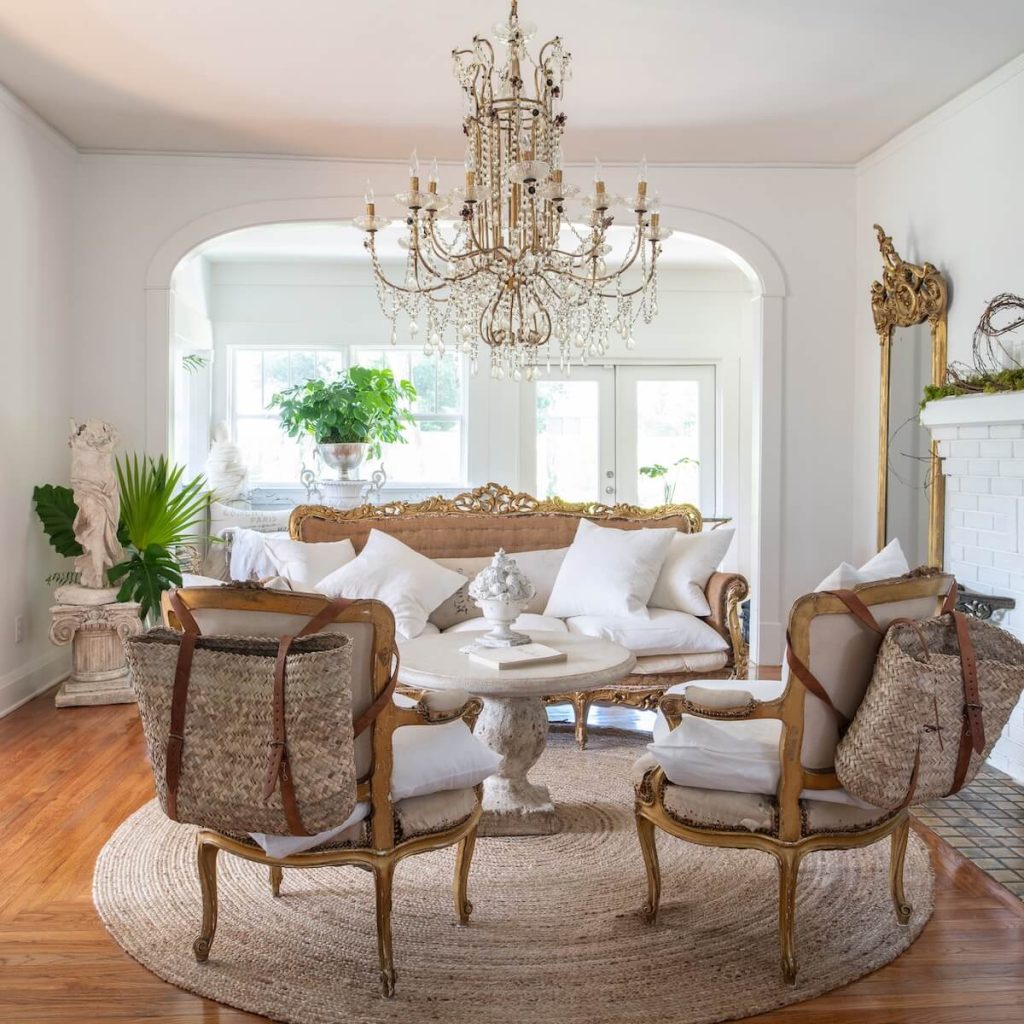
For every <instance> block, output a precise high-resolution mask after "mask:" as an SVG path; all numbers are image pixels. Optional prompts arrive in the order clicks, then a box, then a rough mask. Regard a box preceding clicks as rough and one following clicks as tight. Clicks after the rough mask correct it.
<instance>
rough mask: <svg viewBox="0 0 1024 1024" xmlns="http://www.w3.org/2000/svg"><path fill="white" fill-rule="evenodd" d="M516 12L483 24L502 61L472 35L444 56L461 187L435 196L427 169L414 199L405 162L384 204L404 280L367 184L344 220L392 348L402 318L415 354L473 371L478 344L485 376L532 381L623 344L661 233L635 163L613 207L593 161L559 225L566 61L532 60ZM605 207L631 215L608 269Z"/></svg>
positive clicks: (651, 309)
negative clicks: (361, 236)
mask: <svg viewBox="0 0 1024 1024" xmlns="http://www.w3.org/2000/svg"><path fill="white" fill-rule="evenodd" d="M517 8H518V4H517V2H516V0H512V5H511V11H510V13H509V17H508V21H507V22H503V23H500V24H499V25H496V26H495V35H496V36H497V38H498V40H499V42H500V43H501V44H503V45H504V47H505V49H506V50H507V56H506V60H505V63H504V65H502V66H499V64H498V62H497V61H496V58H495V49H494V46H493V45H492V43H491V42H490V40H488V39H485V38H482V37H480V36H477V37H475V38H474V39H473V47H472V49H467V50H454V51H453V52H452V59H453V62H454V71H455V77H456V78H457V79H458V82H459V85H460V86H461V88H462V90H463V94H464V103H465V108H464V115H463V122H462V129H463V132H464V134H465V136H466V160H465V172H466V174H465V184H464V186H462V187H460V188H457V189H455V190H453V191H452V192H450V193H448V194H444V193H442V192H441V191H439V181H438V173H437V161H436V160H435V161H434V164H433V168H432V170H431V171H430V174H429V176H428V178H427V182H426V189H425V190H423V189H422V188H421V180H420V171H419V163H418V161H417V159H416V154H415V151H414V152H413V156H412V160H411V162H410V167H409V190H408V191H407V192H403V193H400V194H399V195H398V196H396V197H395V198H396V199H397V201H398V202H399V203H400V204H401V205H402V206H403V207H405V208H406V210H407V211H408V212H407V214H406V217H405V225H406V226H407V228H408V233H407V234H406V235H404V236H403V237H402V239H401V240H400V242H399V244H400V245H401V246H402V247H403V248H404V249H405V250H406V261H405V278H404V281H402V282H401V283H396V282H392V281H390V280H389V279H388V277H387V275H386V273H385V271H384V269H383V267H382V265H381V261H380V258H379V256H378V252H377V247H376V241H375V239H376V233H377V232H378V231H379V230H381V229H382V228H384V227H386V226H387V225H388V224H389V223H390V221H389V220H387V219H385V218H383V217H381V216H380V215H379V214H378V213H377V212H376V204H375V202H374V197H373V191H372V188H370V187H368V190H367V194H366V213H365V215H363V216H361V217H357V218H356V219H355V224H356V226H357V227H359V228H362V229H363V230H364V231H365V232H366V240H365V245H366V248H367V250H368V251H369V253H370V259H371V261H372V264H373V271H374V276H375V278H376V282H377V292H378V297H379V299H380V304H381V308H382V310H383V311H384V315H385V316H386V317H387V318H388V319H389V320H390V322H391V342H392V344H397V341H398V323H397V321H398V318H399V315H400V314H405V315H407V316H408V318H409V336H410V340H416V341H418V338H417V335H419V333H420V325H421V323H422V324H423V325H424V327H425V332H426V333H425V340H424V344H423V350H424V352H425V353H426V354H428V355H431V354H437V355H444V353H445V351H446V350H447V349H450V348H451V346H452V345H453V344H454V345H455V346H456V347H457V349H458V350H459V351H461V352H464V353H466V354H468V355H469V357H470V365H471V369H472V371H473V372H474V373H475V372H476V371H477V367H478V351H479V347H480V344H481V342H483V343H484V344H486V345H487V346H488V347H489V348H490V352H491V375H492V376H493V377H497V378H501V377H506V376H507V377H509V378H511V379H513V380H520V379H522V378H523V377H525V378H526V379H527V380H533V379H535V377H536V376H537V374H538V373H539V372H540V371H542V370H550V369H551V367H552V366H553V365H554V366H557V367H559V368H560V369H561V370H562V371H563V372H568V370H569V367H570V365H571V364H573V363H586V362H587V361H588V360H589V359H594V358H599V357H601V356H603V355H605V354H606V353H607V351H608V349H609V340H610V337H611V333H612V332H613V331H615V332H618V334H619V335H621V337H622V339H623V341H624V342H625V344H626V347H627V348H629V349H632V348H633V347H634V345H635V342H634V340H633V334H632V331H633V326H634V325H635V324H636V323H637V322H638V321H639V320H640V319H641V318H642V319H643V322H644V323H649V322H650V321H651V319H652V317H653V316H654V315H655V314H656V313H657V310H658V307H657V260H658V255H659V252H660V250H661V246H660V244H659V243H660V241H661V240H662V239H663V238H665V237H667V236H668V235H669V234H670V232H669V231H668V230H666V229H665V228H662V227H661V225H660V223H659V214H658V211H657V206H658V200H657V196H656V195H653V196H649V195H648V191H647V171H646V162H645V161H642V162H641V166H640V174H639V178H638V181H637V184H636V190H635V194H634V195H629V196H625V197H620V196H613V195H612V194H611V193H609V192H608V190H607V189H606V188H605V182H604V177H603V174H602V171H601V167H600V164H598V163H596V161H595V174H594V182H593V188H592V191H590V192H589V194H587V195H585V196H582V197H580V199H581V202H582V211H581V213H580V214H579V215H578V216H577V217H575V218H571V217H570V216H569V213H568V212H567V206H568V204H569V201H570V200H573V199H574V197H578V196H579V192H580V190H579V188H577V186H575V185H571V184H569V183H568V182H566V181H564V180H563V177H562V154H561V141H562V134H563V132H564V130H565V122H566V116H565V114H564V113H562V112H561V111H560V110H559V105H560V103H561V100H562V98H563V95H564V91H565V86H566V83H567V82H568V81H569V78H570V62H571V56H570V54H569V53H568V52H567V51H566V50H565V49H564V47H563V45H562V41H561V39H559V38H558V37H555V38H554V39H552V40H551V41H550V42H548V43H546V44H545V45H544V46H543V47H542V48H541V49H540V52H539V54H538V56H537V58H536V59H534V58H533V57H532V56H531V55H530V54H529V53H528V52H527V49H526V42H527V40H528V39H529V38H530V36H531V35H532V33H533V26H531V25H528V24H527V23H525V22H521V21H520V20H519V14H518V10H517ZM616 206H625V208H626V209H627V210H632V213H633V216H632V222H633V228H632V235H631V237H630V240H629V244H628V247H627V251H626V253H625V255H624V256H622V257H621V259H620V258H616V260H615V264H616V265H615V266H613V267H610V266H609V265H608V263H607V262H606V257H609V255H610V253H611V250H612V247H611V245H609V242H608V229H609V228H610V227H611V225H612V221H613V212H612V211H613V209H614V208H615V207H616ZM446 212H447V214H448V217H449V218H450V219H449V220H444V219H442V215H443V214H445V213H446ZM446 338H447V339H448V341H447V342H446V340H445V339H446Z"/></svg>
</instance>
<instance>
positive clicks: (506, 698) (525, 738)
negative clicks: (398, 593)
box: [399, 632, 636, 836]
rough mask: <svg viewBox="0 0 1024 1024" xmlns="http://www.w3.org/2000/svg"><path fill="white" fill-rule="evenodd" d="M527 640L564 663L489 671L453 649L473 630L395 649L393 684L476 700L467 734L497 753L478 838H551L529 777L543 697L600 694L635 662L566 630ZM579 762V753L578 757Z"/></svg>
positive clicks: (551, 825) (541, 791)
mask: <svg viewBox="0 0 1024 1024" xmlns="http://www.w3.org/2000/svg"><path fill="white" fill-rule="evenodd" d="M530 637H531V639H532V640H533V641H534V643H539V644H544V645H545V646H547V647H554V648H555V649H556V650H559V651H564V652H565V653H566V655H567V658H566V660H565V661H556V662H548V663H547V664H543V665H529V666H527V667H525V668H504V669H497V668H490V667H488V666H487V665H481V664H480V663H479V662H477V661H473V660H471V659H470V657H469V655H468V654H463V653H462V652H461V650H460V648H463V647H466V646H468V645H470V644H472V642H473V634H472V633H442V634H441V635H439V636H438V635H432V636H423V637H418V638H417V639H415V640H408V641H406V642H405V643H403V644H402V645H401V654H402V664H401V669H400V670H399V679H400V681H401V682H402V684H403V685H404V686H408V687H412V688H414V689H422V690H465V691H466V692H467V693H470V694H472V695H473V696H474V697H479V698H480V699H481V700H482V701H483V711H482V712H481V714H480V717H479V718H478V719H477V723H476V728H475V729H474V733H475V735H476V736H478V737H479V738H480V739H481V740H483V742H484V743H486V744H487V745H488V746H489V747H490V748H491V749H492V750H494V751H495V752H496V753H498V754H500V755H501V756H502V763H501V766H500V767H499V768H498V771H497V773H496V774H495V775H492V776H491V777H490V778H489V779H487V780H486V781H485V782H484V798H483V810H484V813H483V817H482V818H481V819H480V829H479V832H480V835H489V836H521V835H550V834H551V833H552V832H554V831H556V829H557V819H556V817H555V808H554V805H553V804H552V802H551V795H550V794H549V793H548V790H547V787H546V786H538V785H536V784H535V783H533V782H531V781H530V779H529V778H528V773H529V771H530V769H531V768H532V767H533V766H534V765H535V764H536V763H537V760H538V759H539V758H540V755H541V754H542V753H543V752H544V747H545V746H546V745H547V737H548V718H547V712H546V711H545V707H544V700H543V698H544V697H548V696H552V695H554V694H558V693H573V692H577V691H582V690H589V689H600V688H602V687H606V686H608V685H609V684H610V683H615V682H617V681H618V680H620V679H624V678H625V677H626V676H628V675H629V673H630V672H631V671H632V670H633V666H634V665H635V664H636V658H634V657H633V655H632V654H631V653H630V652H629V651H627V650H626V649H625V648H624V647H620V646H619V645H618V644H613V643H611V642H610V641H608V640H596V639H594V638H593V637H587V636H575V635H573V634H571V633H542V632H537V633H531V634H530ZM580 756H581V757H585V756H586V755H585V754H581V755H580Z"/></svg>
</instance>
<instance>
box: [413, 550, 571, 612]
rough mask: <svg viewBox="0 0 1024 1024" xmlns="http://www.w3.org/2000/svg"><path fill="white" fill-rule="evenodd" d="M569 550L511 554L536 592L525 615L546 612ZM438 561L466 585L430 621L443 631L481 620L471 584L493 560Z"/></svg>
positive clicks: (437, 610) (457, 559) (456, 559)
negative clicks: (461, 623)
mask: <svg viewBox="0 0 1024 1024" xmlns="http://www.w3.org/2000/svg"><path fill="white" fill-rule="evenodd" d="M568 550H569V549H568V548H551V549H548V550H545V551H514V552H510V554H511V556H512V558H514V559H515V561H516V564H517V565H518V566H519V569H520V571H521V572H522V573H523V574H524V575H525V576H526V578H527V579H528V580H529V581H530V582H531V583H532V584H533V586H534V589H535V590H536V593H535V594H534V595H533V597H532V598H530V601H529V603H528V604H527V605H526V608H525V609H524V610H525V611H527V612H531V613H534V614H537V615H540V614H541V613H542V612H543V611H544V607H545V606H546V605H547V603H548V598H549V597H550V596H551V589H552V587H554V585H555V577H556V576H557V575H558V570H559V569H560V568H561V566H562V562H563V561H564V560H565V553H566V552H567V551H568ZM434 561H435V562H437V564H438V565H443V566H444V567H445V568H446V569H453V570H454V571H455V572H457V573H459V574H460V575H461V576H465V577H466V582H465V583H464V584H463V585H462V586H461V587H460V588H459V589H458V590H457V591H456V592H455V593H454V594H452V596H451V597H449V598H448V600H447V601H444V602H443V603H442V604H441V605H439V606H438V607H437V608H435V609H434V610H433V611H432V612H431V613H430V621H431V622H433V623H434V624H435V625H437V626H438V627H439V628H440V629H448V627H449V626H454V625H455V624H456V623H458V622H465V621H466V620H467V619H475V618H479V617H480V614H481V613H480V609H479V608H478V607H477V605H476V602H475V601H474V600H473V599H472V598H471V597H470V596H469V584H470V581H471V580H472V579H473V578H474V577H475V576H476V575H477V573H479V572H480V571H481V570H482V569H484V568H486V567H487V566H488V565H490V564H491V556H489V555H481V556H479V557H476V558H435V559H434Z"/></svg>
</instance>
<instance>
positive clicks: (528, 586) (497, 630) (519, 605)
mask: <svg viewBox="0 0 1024 1024" xmlns="http://www.w3.org/2000/svg"><path fill="white" fill-rule="evenodd" d="M536 593H537V591H536V588H535V587H534V585H533V584H532V583H531V582H530V581H529V580H528V579H527V578H526V577H525V576H524V575H523V574H522V573H521V572H520V571H519V566H518V565H516V560H515V559H514V558H509V556H508V555H507V554H505V549H504V548H499V549H498V551H497V553H496V554H495V556H494V558H493V559H491V564H490V565H489V566H487V568H486V569H483V570H482V571H481V572H479V573H478V574H477V576H476V577H475V578H474V580H473V582H472V583H470V585H469V596H470V597H471V598H473V600H474V601H475V602H476V605H477V607H478V608H479V609H480V610H481V611H482V612H483V613H484V618H485V619H486V620H487V622H489V623H490V625H491V630H490V632H488V633H484V634H482V635H481V636H480V637H478V638H477V640H476V643H477V644H478V645H479V646H480V647H518V646H519V645H521V644H528V643H531V642H532V641H531V640H530V638H529V637H528V636H527V635H526V634H525V633H517V632H515V631H514V630H513V629H512V623H513V622H515V621H516V619H518V618H519V616H520V614H521V613H522V611H523V609H524V608H525V607H526V606H527V604H528V603H529V601H530V598H532V597H533V596H534V594H536Z"/></svg>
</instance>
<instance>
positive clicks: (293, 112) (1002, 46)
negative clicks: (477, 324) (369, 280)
mask: <svg viewBox="0 0 1024 1024" xmlns="http://www.w3.org/2000/svg"><path fill="white" fill-rule="evenodd" d="M506 11H507V7H506V4H505V3H504V2H502V0H443V2H441V3H433V4H424V3H421V2H418V0H417V2H414V0H370V2H362V3H357V2H352V0H349V2H344V0H290V2H288V0H244V2H243V0H202V2H192V3H169V2H167V0H0V80H2V81H3V83H4V84H6V85H7V86H8V87H9V88H10V89H11V90H12V91H14V92H15V93H16V94H18V95H19V96H21V97H22V98H23V99H24V100H25V101H26V102H27V103H28V104H29V105H30V106H32V107H33V108H34V109H35V110H36V111H37V112H38V113H40V114H41V115H42V116H43V117H44V118H46V119H47V120H48V121H50V122H51V123H52V124H53V125H55V126H56V127H57V128H59V129H60V130H61V131H62V132H64V134H66V135H67V136H68V137H69V138H70V139H71V140H72V141H73V142H75V143H76V144H77V145H79V146H81V147H83V148H86V149H133V150H138V149H147V150H175V151H202V152H248V153H273V154H292V155H309V156H349V157H403V156H404V155H406V154H407V153H408V152H409V150H411V149H412V148H413V146H416V147H418V149H419V151H420V153H421V154H426V155H433V154H435V153H436V154H437V155H438V156H440V157H441V158H442V159H457V158H459V157H460V156H461V151H462V136H461V132H460V130H459V117H460V109H461V108H460V98H459V93H458V90H457V88H456V86H455V83H454V79H453V78H452V76H451V62H450V53H451V50H452V48H453V47H454V46H456V45H462V44H465V43H467V42H468V41H469V40H470V38H471V37H472V35H473V34H474V33H475V32H479V31H486V32H488V33H489V32H490V26H491V25H492V24H493V22H494V21H495V20H497V19H499V18H502V17H503V16H504V14H505V12H506ZM521 15H522V17H523V18H524V19H528V20H533V21H535V22H537V23H538V26H539V37H540V38H541V39H547V38H548V37H549V36H551V35H555V34H560V35H562V36H563V38H564V39H565V40H566V44H567V45H568V47H569V49H570V50H571V51H572V52H573V54H574V57H575V69H574V70H575V74H574V78H573V81H572V82H571V83H570V85H569V88H568V89H567V92H566V98H565V108H564V109H565V111H566V113H567V114H568V118H569V122H568V128H569V130H568V134H567V137H566V145H565V150H566V156H567V158H568V159H570V160H582V159H590V158H591V157H592V156H593V155H594V154H595V153H597V154H600V155H601V156H602V157H603V158H605V159H607V160H610V161H614V160H627V159H634V158H636V157H637V156H638V155H639V153H640V152H641V151H644V152H646V154H647V156H648V157H649V158H650V159H651V160H652V161H665V162H677V161H685V162H690V161H695V162H814V163H849V162H852V161H855V160H857V159H859V158H861V157H863V156H865V155H866V154H867V153H869V152H870V151H871V150H873V149H875V148H876V147H878V146H879V145H881V144H882V143H884V142H886V141H887V140H888V139H889V138H891V137H892V136H893V135H894V134H896V133H897V132H899V131H900V130H901V129H902V128H905V127H907V126H908V125H910V124H912V123H913V122H914V121H916V120H917V119H919V118H920V117H922V116H923V115H925V114H927V113H928V112H929V111H931V110H933V109H934V108H935V107H937V106H939V105H940V104H942V103H943V102H944V101H946V100H948V99H950V98H951V97H953V96H955V95H956V94H957V93H959V92H961V91H962V90H963V89H965V88H966V87H967V86H969V85H971V84H972V83H974V82H976V81H978V80H979V79H981V78H983V77H984V76H985V75H986V74H988V73H989V72H991V71H992V70H994V69H995V68H997V67H999V66H1000V65H1001V64H1003V63H1005V62H1006V61H1008V60H1010V59H1011V58H1013V57H1015V56H1016V55H1018V54H1020V53H1021V52H1022V51H1024V2H1022V0H973V2H972V0H618V2H613V0H522V9H521Z"/></svg>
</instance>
